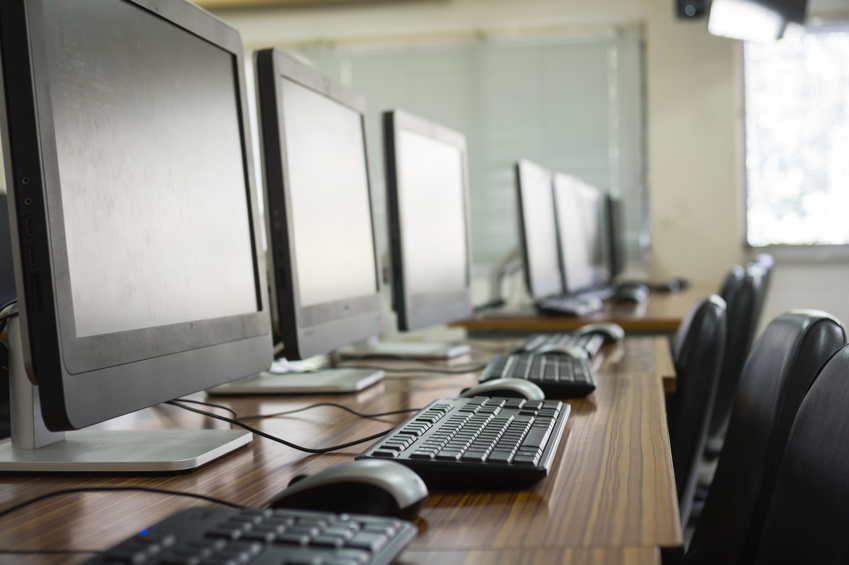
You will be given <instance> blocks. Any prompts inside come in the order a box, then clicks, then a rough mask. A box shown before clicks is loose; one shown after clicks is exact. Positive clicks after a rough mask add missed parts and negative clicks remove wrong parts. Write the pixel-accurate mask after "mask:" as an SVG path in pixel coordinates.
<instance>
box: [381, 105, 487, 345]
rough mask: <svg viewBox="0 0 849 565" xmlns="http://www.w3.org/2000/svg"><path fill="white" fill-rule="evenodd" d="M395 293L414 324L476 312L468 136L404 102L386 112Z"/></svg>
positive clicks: (407, 326) (403, 315) (406, 324)
mask: <svg viewBox="0 0 849 565" xmlns="http://www.w3.org/2000/svg"><path fill="white" fill-rule="evenodd" d="M383 141H384V151H385V166H386V194H387V204H388V211H389V214H388V216H389V251H390V258H391V267H392V268H391V271H392V299H393V305H394V308H395V311H396V313H397V315H398V327H399V329H401V330H402V331H412V330H417V329H421V328H427V327H430V326H436V325H439V324H445V323H448V322H452V321H455V320H460V319H464V318H468V317H470V316H471V315H472V300H471V266H470V265H471V246H470V243H469V240H470V236H469V234H470V230H469V187H468V175H467V170H468V169H467V165H466V138H465V137H464V136H463V135H462V134H460V133H458V132H456V131H453V130H450V129H448V128H446V127H443V126H441V125H438V124H435V123H433V122H430V121H428V120H425V119H423V118H420V117H418V116H414V115H412V114H408V113H406V112H403V111H400V110H393V111H390V112H385V113H384V114H383Z"/></svg>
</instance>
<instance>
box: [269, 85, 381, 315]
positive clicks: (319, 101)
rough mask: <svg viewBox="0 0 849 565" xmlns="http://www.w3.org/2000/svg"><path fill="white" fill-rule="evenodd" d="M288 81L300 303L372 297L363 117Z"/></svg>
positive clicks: (285, 114)
mask: <svg viewBox="0 0 849 565" xmlns="http://www.w3.org/2000/svg"><path fill="white" fill-rule="evenodd" d="M281 84H282V93H281V94H282V102H283V121H284V123H285V124H286V126H285V135H286V152H287V162H288V169H289V185H290V190H289V194H290V198H291V204H292V224H293V226H292V227H293V231H294V237H293V239H294V254H295V261H296V262H297V279H296V283H297V285H298V292H299V294H300V298H301V305H302V306H312V305H315V304H322V303H325V302H333V301H336V300H341V299H345V298H352V297H356V296H365V295H368V294H373V293H374V290H375V288H376V285H377V282H376V280H375V253H374V241H373V235H372V225H371V205H370V201H369V182H368V170H367V169H366V159H365V141H364V139H363V123H362V116H361V115H360V114H359V113H357V112H355V111H353V110H351V109H350V108H348V107H346V106H343V105H342V104H340V103H338V102H336V101H334V100H332V99H330V98H328V97H326V96H324V95H321V94H319V93H317V92H316V91H314V90H310V89H308V88H305V87H303V86H301V85H299V84H297V83H295V82H292V81H291V80H289V79H282V80H281ZM341 273H344V276H339V275H340V274H341Z"/></svg>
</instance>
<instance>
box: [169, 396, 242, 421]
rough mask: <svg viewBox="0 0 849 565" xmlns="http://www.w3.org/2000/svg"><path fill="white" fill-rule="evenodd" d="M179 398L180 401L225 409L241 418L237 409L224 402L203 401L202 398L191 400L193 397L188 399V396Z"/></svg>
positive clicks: (235, 416)
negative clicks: (225, 404)
mask: <svg viewBox="0 0 849 565" xmlns="http://www.w3.org/2000/svg"><path fill="white" fill-rule="evenodd" d="M177 400H178V401H180V402H187V403H189V404H199V405H201V406H208V407H210V408H218V409H219V410H224V411H225V412H229V413H230V414H232V415H233V417H234V418H236V419H237V420H238V419H239V415H238V414H237V413H236V411H235V410H233V409H232V408H230V407H229V406H224V405H223V404H213V403H212V402H202V401H200V400H191V399H188V398H178V399H177Z"/></svg>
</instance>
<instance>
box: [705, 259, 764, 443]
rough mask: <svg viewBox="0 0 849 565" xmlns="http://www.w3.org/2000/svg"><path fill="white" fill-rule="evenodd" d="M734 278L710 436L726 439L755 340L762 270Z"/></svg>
mask: <svg viewBox="0 0 849 565" xmlns="http://www.w3.org/2000/svg"><path fill="white" fill-rule="evenodd" d="M741 271H742V275H743V276H742V278H741V279H739V280H738V279H736V277H737V275H739V274H741ZM729 276H730V275H729ZM734 277H735V279H734V282H735V283H736V284H735V285H734V286H736V288H735V289H734V290H733V292H731V293H730V294H731V298H730V301H728V302H726V313H725V314H726V315H725V318H726V327H727V331H726V339H725V352H724V354H723V357H722V368H721V369H720V371H719V385H718V387H717V389H716V399H715V400H714V403H713V412H712V414H711V418H710V426H709V427H708V435H709V436H716V435H720V436H721V435H723V434H724V433H725V429H726V427H727V426H728V418H729V417H730V416H731V405H732V403H733V402H734V393H735V391H736V390H737V384H738V383H739V382H740V374H741V373H742V372H743V365H744V364H745V363H746V357H747V356H748V355H749V350H750V349H751V347H752V342H753V341H754V339H755V331H756V330H757V324H758V320H757V315H758V312H757V308H758V304H759V303H760V302H761V296H762V294H763V271H762V270H761V269H760V267H750V268H747V269H742V268H741V269H740V271H737V270H734Z"/></svg>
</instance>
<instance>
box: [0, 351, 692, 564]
mask: <svg viewBox="0 0 849 565" xmlns="http://www.w3.org/2000/svg"><path fill="white" fill-rule="evenodd" d="M495 343H497V342H485V341H475V342H473V354H472V358H471V359H468V358H467V359H465V360H463V361H461V362H460V364H459V365H457V363H454V364H453V365H454V366H455V367H463V366H468V364H469V363H472V364H476V363H477V362H478V361H484V362H485V361H486V360H488V359H490V358H491V356H492V354H493V352H494V351H495V349H496V347H495V345H494V344H495ZM668 351H669V350H668V345H667V344H666V340H665V339H663V338H658V337H638V338H629V339H626V340H625V342H624V343H622V344H619V345H617V346H607V347H606V349H605V350H604V351H603V353H602V354H601V355H600V356H599V357H598V358H597V359H596V366H597V378H598V381H599V386H598V389H597V390H596V391H595V392H594V393H593V394H592V395H590V396H589V397H587V398H585V399H580V400H570V401H569V403H570V404H571V405H572V414H571V416H570V419H569V423H568V425H567V435H566V436H565V440H564V441H563V443H562V445H561V447H560V450H559V452H558V455H557V457H556V459H555V464H554V467H553V469H552V473H551V475H550V476H549V477H548V478H546V479H544V480H543V481H542V482H540V483H539V484H537V485H536V486H535V487H533V488H531V489H527V490H522V491H456V492H448V491H437V492H431V495H430V496H429V497H428V500H427V503H426V505H425V508H424V510H423V511H422V513H421V516H420V518H419V519H418V520H417V525H418V527H419V535H418V537H417V538H416V539H415V540H414V541H413V542H412V544H411V545H410V546H409V548H408V550H407V551H406V552H405V553H404V554H403V555H402V557H401V559H400V561H399V562H400V563H404V564H407V563H423V564H427V563H434V564H436V563H439V564H446V563H492V564H507V563H511V564H512V563H552V562H557V563H577V564H588V565H589V564H596V563H599V564H601V563H605V564H607V563H626V564H631V563H633V564H637V563H640V564H642V563H656V562H657V548H658V547H659V546H675V545H680V544H681V543H682V537H681V531H680V527H679V524H678V508H677V501H676V495H675V480H674V476H673V473H672V464H671V458H670V451H669V438H668V435H667V428H666V420H665V411H664V404H663V403H664V398H663V386H662V380H663V377H664V376H665V372H668V368H669V367H670V366H671V361H670V360H669V359H668V357H669V353H668ZM664 356H665V358H664ZM380 364H381V365H384V366H391V365H392V364H391V363H389V362H381V363H380ZM409 365H412V366H416V367H430V368H434V367H440V366H444V365H442V364H440V363H412V364H408V366H409ZM476 376H477V373H466V374H461V375H444V374H428V373H422V374H418V375H416V376H409V375H408V374H400V373H392V372H389V373H387V378H386V379H385V380H384V381H383V382H381V383H379V384H377V385H375V386H373V387H370V388H368V389H366V390H364V391H362V392H360V393H357V394H352V395H338V396H333V397H328V396H309V397H306V396H300V397H288V398H287V397H279V396H278V397H265V398H257V397H246V398H242V399H239V398H236V397H216V398H214V399H211V401H212V402H218V403H222V404H227V405H230V406H232V407H233V408H234V409H235V410H237V411H238V413H239V415H240V416H246V415H249V414H256V413H263V414H268V413H272V412H278V411H283V410H290V409H293V408H299V407H304V406H308V405H310V404H313V403H316V402H320V401H328V400H330V401H335V402H339V403H341V404H344V405H346V406H349V407H352V408H355V409H357V410H360V411H364V412H369V413H372V412H381V411H387V410H393V409H401V408H419V407H422V406H425V405H426V404H427V403H428V402H430V401H432V400H434V399H436V398H440V397H445V396H455V395H456V394H457V393H458V392H459V390H460V389H461V388H463V387H465V386H469V385H471V384H473V383H475V382H476ZM196 397H197V398H203V395H197V396H196ZM404 419H405V416H395V417H391V418H381V419H379V420H363V419H359V418H356V417H354V416H352V415H350V414H348V413H347V412H344V411H342V410H339V409H337V408H332V407H321V408H315V409H313V410H309V411H307V412H303V413H300V414H297V415H294V416H291V417H283V418H272V419H266V420H257V421H255V423H256V425H257V426H258V427H260V429H262V430H263V431H265V432H267V433H271V434H276V435H279V436H281V437H283V438H285V439H287V440H289V441H292V442H295V443H298V444H300V445H308V446H312V447H319V446H327V445H335V444H340V443H343V442H347V441H351V440H354V439H357V438H360V437H365V436H367V435H370V434H373V433H377V432H379V431H381V430H385V429H387V428H389V427H391V426H393V425H395V424H397V423H400V422H401V421H403V420H404ZM224 426H226V424H223V423H222V422H218V421H212V420H210V419H208V418H205V417H203V416H200V415H196V414H191V413H188V412H185V411H183V410H181V409H179V408H176V407H173V406H167V405H163V406H158V407H154V408H150V409H147V410H144V411H142V412H140V413H137V414H134V415H130V416H125V417H124V418H121V419H119V420H117V421H114V422H111V423H110V424H109V427H113V428H129V429H132V428H140V427H152V428H162V427H193V428H212V427H216V428H217V427H224ZM364 448H365V445H363V446H362V448H360V447H359V446H358V447H353V448H348V449H346V450H343V451H342V452H337V453H335V454H328V455H308V454H304V453H301V452H298V451H295V450H293V449H290V448H288V447H285V446H282V445H280V444H277V443H274V442H272V441H270V440H267V439H263V438H259V437H257V438H255V439H254V440H253V442H252V443H251V444H250V445H249V446H248V447H246V448H243V449H241V450H239V451H237V452H235V453H233V454H231V455H229V456H227V457H225V458H223V459H220V460H219V461H216V462H213V463H211V464H210V465H207V466H206V467H204V468H202V469H200V470H198V471H195V472H192V473H187V474H178V475H167V476H161V475H160V476H141V477H140V476H119V477H115V476H96V475H85V476H69V475H53V476H16V475H2V476H0V511H3V510H4V509H6V508H9V507H11V506H12V505H14V504H16V503H18V502H21V501H24V500H27V499H30V498H33V497H36V496H39V495H43V494H45V493H48V492H52V491H56V490H59V489H66V488H73V487H104V486H107V487H108V486H112V487H120V486H144V487H154V488H162V489H172V490H177V491H185V492H191V493H200V494H205V495H209V496H214V497H217V498H223V499H226V500H229V501H232V502H235V503H238V504H244V505H248V506H260V505H262V504H263V502H264V501H266V500H267V499H268V498H269V497H271V496H272V495H273V494H275V493H277V492H279V491H280V490H282V489H284V488H285V487H286V485H287V484H288V483H289V480H290V479H291V478H292V477H293V476H295V475H298V474H302V473H313V472H316V471H319V470H321V469H323V468H325V467H328V466H330V465H334V464H337V463H341V462H345V461H350V460H352V459H353V458H354V456H356V455H357V454H359V453H360V452H361V451H362V450H363V449H364ZM199 504H204V503H202V502H198V501H195V500H192V499H187V498H184V497H177V496H166V495H160V494H151V493H139V492H107V493H84V494H69V495H65V496H62V497H58V498H51V499H48V500H45V501H43V502H39V503H37V504H34V505H32V506H29V507H27V508H25V509H22V510H20V511H17V512H15V513H14V514H12V515H10V516H7V517H5V518H2V519H0V547H2V548H6V549H18V550H33V549H37V550H42V551H52V550H69V549H70V550H74V551H98V550H104V549H106V548H108V547H111V546H112V545H114V544H115V543H117V542H119V541H121V540H122V539H124V538H126V537H128V536H130V535H132V534H134V533H136V532H137V531H138V530H139V529H141V528H143V527H145V526H149V525H152V524H154V523H156V522H158V521H159V520H161V519H163V518H165V517H166V516H168V515H170V514H171V513H173V512H175V511H177V510H180V509H183V508H187V507H190V506H196V505H199ZM88 557H90V554H86V553H82V554H73V555H68V554H66V553H65V554H59V555H52V556H51V555H44V554H42V555H36V556H33V555H20V556H17V555H9V554H0V562H2V563H4V564H5V563H9V564H14V565H18V564H30V563H37V564H47V563H49V564H54V563H56V564H58V563H62V564H64V563H78V562H81V561H84V560H85V559H87V558H88Z"/></svg>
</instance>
